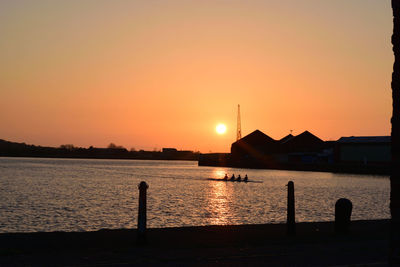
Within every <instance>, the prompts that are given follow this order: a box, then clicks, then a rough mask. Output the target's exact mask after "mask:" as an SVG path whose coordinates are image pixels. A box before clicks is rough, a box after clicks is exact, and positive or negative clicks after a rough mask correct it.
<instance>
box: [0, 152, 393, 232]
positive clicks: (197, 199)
mask: <svg viewBox="0 0 400 267" xmlns="http://www.w3.org/2000/svg"><path fill="white" fill-rule="evenodd" d="M225 173H228V174H229V175H231V174H232V173H235V175H236V176H237V175H238V174H241V175H242V176H244V175H245V174H246V173H247V174H248V176H249V178H250V179H253V180H258V181H262V182H263V183H247V184H245V183H233V182H218V181H208V180H206V179H207V178H210V177H213V178H222V177H223V176H224V174H225ZM142 180H144V181H146V182H147V183H148V184H149V189H148V226H149V227H175V226H192V225H213V224H261V223H271V222H272V223H277V222H284V221H285V218H286V194H287V191H286V187H285V185H286V184H287V182H288V181H289V180H293V181H294V183H295V194H296V220H297V221H299V222H305V221H329V220H333V219H334V205H335V201H336V200H337V199H339V198H341V197H346V198H349V199H350V200H351V201H352V202H353V215H352V218H353V219H380V218H389V191H390V188H389V186H390V185H389V179H388V177H387V176H368V175H348V174H332V173H322V172H296V171H277V170H248V169H246V170H244V169H235V168H219V167H198V166H197V162H188V161H140V160H87V159H36V158H0V232H27V231H29V232H30V231H87V230H98V229H101V228H135V227H136V223H137V221H136V220H137V204H138V193H139V192H138V189H137V185H138V183H139V182H140V181H142Z"/></svg>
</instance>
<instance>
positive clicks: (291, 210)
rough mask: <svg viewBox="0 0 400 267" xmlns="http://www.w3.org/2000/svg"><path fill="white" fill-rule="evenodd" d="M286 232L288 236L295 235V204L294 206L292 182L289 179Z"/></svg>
mask: <svg viewBox="0 0 400 267" xmlns="http://www.w3.org/2000/svg"><path fill="white" fill-rule="evenodd" d="M287 187H288V196H287V234H288V235H289V236H294V235H296V220H295V206H294V183H293V182H292V181H289V183H288V184H287Z"/></svg>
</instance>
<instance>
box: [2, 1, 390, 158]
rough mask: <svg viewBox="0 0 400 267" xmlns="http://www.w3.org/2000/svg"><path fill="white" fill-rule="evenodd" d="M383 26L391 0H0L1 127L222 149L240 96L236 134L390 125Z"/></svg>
mask: <svg viewBox="0 0 400 267" xmlns="http://www.w3.org/2000/svg"><path fill="white" fill-rule="evenodd" d="M391 33H392V11H391V7H390V1H389V0H287V1H283V0H271V1H270V0H262V1H261V0H260V1H244V0H243V1H236V0H231V1H229V0H213V1H207V0H201V1H189V0H187V1H170V0H164V1H161V0H159V1H152V0H145V1H117V0H113V1H101V0H93V1H82V0H80V1H71V0H68V1H53V0H48V1H39V0H37V1H30V0H27V1H18V0H9V1H6V0H5V1H1V2H0V36H1V37H0V139H5V140H9V141H14V142H26V143H29V144H36V145H45V146H59V145H61V144H74V145H76V146H83V147H88V146H90V145H93V146H97V147H106V146H107V145H108V144H109V143H111V142H113V143H115V144H117V145H122V146H124V147H126V148H127V149H130V148H132V147H133V148H135V149H145V150H153V149H161V148H162V147H175V148H177V149H188V150H196V151H197V150H199V151H201V152H210V151H212V152H228V151H229V150H230V145H231V143H232V142H233V141H235V139H236V116H237V105H238V104H240V106H241V118H242V135H246V134H248V133H250V132H252V131H254V130H256V129H259V130H261V131H263V132H264V133H266V134H268V135H269V136H271V137H272V138H275V139H279V138H282V137H283V136H285V135H287V134H288V133H289V131H290V130H291V129H292V130H293V133H294V134H299V133H301V132H303V131H304V130H309V131H311V132H312V133H314V134H315V135H317V136H319V137H320V138H321V139H323V140H337V139H338V138H340V137H342V136H351V135H355V136H358V135H362V136H365V135H389V134H390V117H391V104H392V101H391V89H390V81H391V69H392V64H393V53H392V47H391V43H390V38H391ZM218 123H223V124H225V125H226V126H227V130H226V133H225V134H217V133H216V130H215V127H216V125H217V124H218Z"/></svg>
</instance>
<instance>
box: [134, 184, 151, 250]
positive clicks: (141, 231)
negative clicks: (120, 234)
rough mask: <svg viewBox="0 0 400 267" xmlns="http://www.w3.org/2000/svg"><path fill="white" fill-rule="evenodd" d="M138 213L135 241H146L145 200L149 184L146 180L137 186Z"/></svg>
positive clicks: (140, 242)
mask: <svg viewBox="0 0 400 267" xmlns="http://www.w3.org/2000/svg"><path fill="white" fill-rule="evenodd" d="M138 188H139V214H138V229H137V242H138V243H139V244H145V243H146V220H147V216H146V202H147V196H146V194H147V188H149V186H148V185H147V184H146V182H144V181H142V182H140V184H139V186H138Z"/></svg>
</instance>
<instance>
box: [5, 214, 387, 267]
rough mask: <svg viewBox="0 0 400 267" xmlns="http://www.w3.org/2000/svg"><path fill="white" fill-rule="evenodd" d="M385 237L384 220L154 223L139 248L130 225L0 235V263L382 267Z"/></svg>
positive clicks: (385, 246)
mask: <svg viewBox="0 0 400 267" xmlns="http://www.w3.org/2000/svg"><path fill="white" fill-rule="evenodd" d="M388 238H389V220H376V221H354V222H352V224H351V230H350V233H349V234H347V235H337V234H335V233H334V225H333V223H331V222H325V223H299V224H297V235H296V237H292V238H290V237H287V235H286V225H283V224H268V225H239V226H203V227H182V228H154V229H148V233H147V240H148V242H147V244H146V245H144V246H139V245H137V244H136V230H135V229H121V230H100V231H96V232H51V233H15V234H14V233H11V234H0V266H9V265H12V266H19V265H30V266H43V265H58V266H60V265H61V266H65V265H72V266H77V265H79V266H87V265H89V266H90V265H102V266H129V265H152V266H153V265H208V266H209V265H218V266H221V265H225V266H231V265H251V266H257V265H270V266H271V265H272V266H274V265H275V266H282V265H297V266H299V265H300V266H304V265H318V266H321V265H324V266H330V265H347V264H370V265H374V266H385V265H386V264H387V256H388V252H389V242H388Z"/></svg>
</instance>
